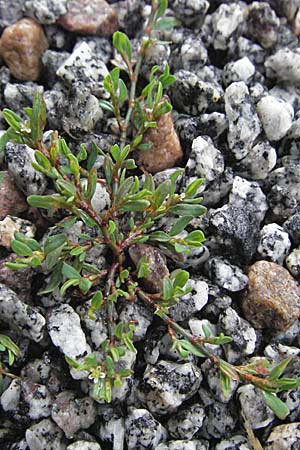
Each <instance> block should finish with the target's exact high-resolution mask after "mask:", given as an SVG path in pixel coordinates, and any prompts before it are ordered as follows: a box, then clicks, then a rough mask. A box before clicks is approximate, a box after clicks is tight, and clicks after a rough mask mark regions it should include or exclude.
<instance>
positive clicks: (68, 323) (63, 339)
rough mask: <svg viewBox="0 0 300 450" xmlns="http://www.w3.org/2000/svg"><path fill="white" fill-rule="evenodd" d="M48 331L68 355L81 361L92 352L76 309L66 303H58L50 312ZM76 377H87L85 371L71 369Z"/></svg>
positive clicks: (55, 343) (54, 341) (57, 345)
mask: <svg viewBox="0 0 300 450" xmlns="http://www.w3.org/2000/svg"><path fill="white" fill-rule="evenodd" d="M47 323H48V332H49V335H50V338H51V340H52V343H53V344H54V345H55V346H56V347H58V348H59V350H60V351H61V352H62V353H63V354H64V355H66V356H69V357H70V358H73V359H75V360H76V361H78V362H79V363H80V362H82V360H83V358H84V357H85V356H87V355H88V354H89V353H91V348H90V346H89V345H88V344H87V342H86V338H85V335H84V332H83V331H82V328H81V325H80V319H79V316H78V314H76V312H75V311H74V309H73V308H72V307H71V306H69V305H66V304H61V305H58V306H57V307H55V308H53V309H52V310H51V311H50V312H49V314H48V320H47ZM71 375H72V377H73V378H74V379H82V378H85V377H86V374H85V373H84V372H80V371H77V370H75V369H71Z"/></svg>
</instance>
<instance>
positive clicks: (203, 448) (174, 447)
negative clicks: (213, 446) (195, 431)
mask: <svg viewBox="0 0 300 450" xmlns="http://www.w3.org/2000/svg"><path fill="white" fill-rule="evenodd" d="M208 448H209V443H208V442H206V441H204V440H198V439H193V440H191V441H186V440H177V441H168V442H167V443H166V444H159V445H158V446H157V447H156V449H155V450H208Z"/></svg>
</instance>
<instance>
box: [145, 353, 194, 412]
mask: <svg viewBox="0 0 300 450" xmlns="http://www.w3.org/2000/svg"><path fill="white" fill-rule="evenodd" d="M201 381H202V374H201V371H200V369H199V368H198V367H196V366H195V365H194V364H192V363H185V364H177V363H171V362H168V361H163V360H161V361H160V362H158V363H157V364H156V365H155V366H151V365H148V366H147V368H146V370H145V373H144V376H143V379H142V381H141V383H140V385H139V390H138V397H139V399H140V400H141V401H142V402H143V403H144V404H146V405H147V407H148V408H149V410H150V411H151V412H152V413H153V414H162V415H165V414H168V413H173V412H174V411H176V410H177V408H178V407H179V406H180V405H181V404H182V402H183V401H185V400H188V399H189V398H191V397H192V396H193V395H194V393H195V392H196V391H197V390H198V388H199V386H200V384H201Z"/></svg>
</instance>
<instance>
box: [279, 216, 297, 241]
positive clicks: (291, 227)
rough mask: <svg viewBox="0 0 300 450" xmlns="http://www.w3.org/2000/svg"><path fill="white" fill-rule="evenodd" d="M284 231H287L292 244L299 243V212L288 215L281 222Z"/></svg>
mask: <svg viewBox="0 0 300 450" xmlns="http://www.w3.org/2000/svg"><path fill="white" fill-rule="evenodd" d="M282 227H283V229H284V231H286V232H287V233H289V236H290V238H291V240H292V241H293V243H294V244H296V245H299V244H300V214H299V213H296V214H294V215H292V216H290V217H289V218H288V219H287V220H286V221H285V222H284V223H283V224H282Z"/></svg>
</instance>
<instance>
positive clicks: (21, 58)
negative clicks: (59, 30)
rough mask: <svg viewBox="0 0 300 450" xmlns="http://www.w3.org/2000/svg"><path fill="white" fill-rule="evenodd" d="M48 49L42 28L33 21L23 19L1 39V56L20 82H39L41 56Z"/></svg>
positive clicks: (6, 30)
mask: <svg viewBox="0 0 300 450" xmlns="http://www.w3.org/2000/svg"><path fill="white" fill-rule="evenodd" d="M47 48H48V41H47V39H46V36H45V34H44V32H43V29H42V27H41V26H40V25H39V24H38V23H37V22H35V21H34V20H32V19H21V20H19V21H18V22H16V23H15V24H14V25H11V26H10V27H7V28H6V29H5V30H4V32H3V34H2V36H1V39H0V55H1V56H2V58H3V59H4V61H5V63H6V64H7V65H8V67H9V70H10V72H11V73H12V75H13V76H14V77H15V78H17V79H18V80H33V81H34V80H37V79H38V77H39V75H40V70H41V55H42V53H43V52H44V51H45V50H46V49H47Z"/></svg>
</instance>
